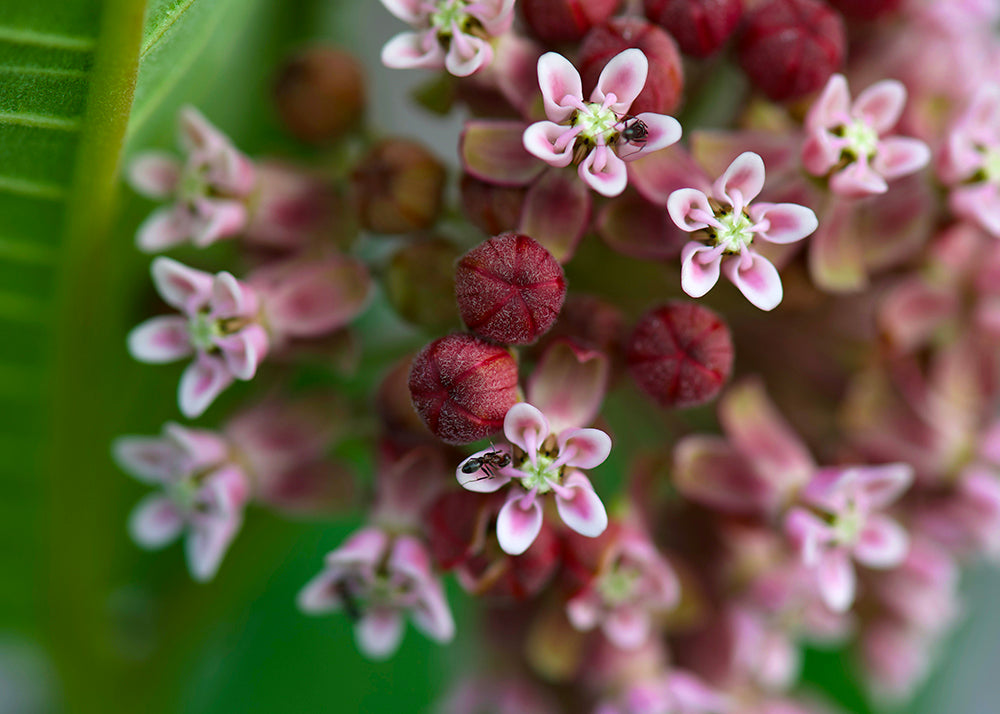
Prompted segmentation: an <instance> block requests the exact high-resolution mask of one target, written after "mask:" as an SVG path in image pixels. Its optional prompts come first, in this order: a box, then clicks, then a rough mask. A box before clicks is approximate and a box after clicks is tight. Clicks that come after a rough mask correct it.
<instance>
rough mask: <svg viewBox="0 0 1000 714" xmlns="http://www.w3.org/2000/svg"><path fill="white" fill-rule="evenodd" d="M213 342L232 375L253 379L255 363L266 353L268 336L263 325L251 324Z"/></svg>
mask: <svg viewBox="0 0 1000 714" xmlns="http://www.w3.org/2000/svg"><path fill="white" fill-rule="evenodd" d="M215 344H216V346H217V347H218V348H219V349H220V350H221V351H222V359H224V360H225V362H226V368H227V369H228V370H229V371H230V372H231V373H232V375H233V376H234V377H236V379H242V380H244V381H247V380H251V379H253V376H254V374H256V373H257V365H258V364H260V361H261V360H262V359H264V356H265V355H267V347H268V337H267V332H265V331H264V328H263V327H261V326H260V325H256V324H252V325H247V326H246V327H244V328H243V329H242V330H240V331H239V332H237V333H235V334H233V335H227V336H226V337H221V338H219V339H217V340H216V341H215Z"/></svg>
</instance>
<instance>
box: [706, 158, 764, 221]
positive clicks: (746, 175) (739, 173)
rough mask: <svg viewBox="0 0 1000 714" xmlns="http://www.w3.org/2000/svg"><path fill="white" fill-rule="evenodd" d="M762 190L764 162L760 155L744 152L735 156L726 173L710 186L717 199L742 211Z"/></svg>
mask: <svg viewBox="0 0 1000 714" xmlns="http://www.w3.org/2000/svg"><path fill="white" fill-rule="evenodd" d="M762 188H764V160H763V159H762V158H760V154H755V153H754V152H752V151H745V152H743V153H742V154H740V155H739V156H737V157H736V158H735V159H734V160H733V163H731V164H730V165H729V168H728V169H726V172H725V173H724V174H722V176H720V177H719V179H718V180H717V181H716V182H715V183H714V184H713V185H712V192H713V193H714V195H715V197H716V198H717V199H719V200H720V201H721V200H725V201H727V202H728V203H729V204H730V205H731V206H733V207H739V208H740V209H742V208H743V207H744V206H746V205H747V204H748V203H750V202H751V201H752V200H753V199H754V198H756V197H757V194H758V193H760V191H761V189H762Z"/></svg>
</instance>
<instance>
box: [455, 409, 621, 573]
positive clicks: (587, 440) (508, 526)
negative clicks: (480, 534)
mask: <svg viewBox="0 0 1000 714" xmlns="http://www.w3.org/2000/svg"><path fill="white" fill-rule="evenodd" d="M503 430H504V435H505V436H506V437H507V440H508V441H509V442H510V443H511V444H512V445H513V446H514V447H516V450H515V449H514V448H511V447H507V446H506V445H501V446H500V447H496V448H494V447H490V448H488V449H484V450H482V451H480V452H477V453H475V454H473V455H472V456H470V457H469V458H468V459H466V460H465V461H463V462H462V464H461V465H460V466H459V467H458V468H457V469H456V470H455V475H456V477H457V478H458V482H459V483H460V484H461V485H462V486H463V487H464V488H466V489H468V490H470V491H478V492H480V493H492V492H494V491H497V490H499V489H501V488H503V487H504V486H506V485H507V484H508V483H509V482H510V481H511V480H513V479H517V480H518V481H519V482H520V484H519V485H520V488H518V487H512V488H511V489H510V491H509V492H508V495H507V501H506V503H504V505H503V507H502V508H501V509H500V514H499V516H498V517H497V539H498V540H499V542H500V547H501V548H502V549H503V551H504V552H505V553H508V554H510V555H520V554H521V553H523V552H524V551H526V550H527V549H528V547H529V546H530V545H531V544H532V543H533V542H534V541H535V538H536V537H537V536H538V532H539V531H540V530H541V529H542V520H543V516H542V504H541V499H540V498H539V496H543V495H545V494H547V493H550V492H551V493H553V494H554V495H555V501H556V510H557V511H558V512H559V516H560V518H562V521H563V523H565V524H566V525H567V526H568V527H569V528H570V529H571V530H574V531H576V532H577V533H579V534H580V535H584V536H588V537H590V538H596V537H597V536H599V535H600V534H601V533H603V532H604V529H605V528H607V527H608V513H607V511H606V510H605V508H604V504H603V503H602V502H601V498H600V496H598V495H597V493H596V492H595V491H594V487H593V486H591V484H590V481H589V480H588V479H587V477H586V476H584V474H583V472H582V471H580V469H590V468H593V467H595V466H599V465H600V464H602V463H603V462H604V460H605V459H606V458H608V454H609V453H611V437H609V436H608V435H607V434H606V433H604V432H603V431H601V430H600V429H578V428H567V429H563V430H562V431H560V432H559V433H558V434H553V433H551V429H550V426H549V420H548V419H546V418H545V415H544V414H542V412H541V411H539V410H538V409H537V408H536V407H534V406H532V405H531V404H528V403H527V402H519V403H518V404H515V405H514V406H513V407H511V408H510V410H509V411H508V412H507V415H506V416H505V417H504V424H503ZM494 451H497V452H500V453H501V454H504V455H507V456H510V457H511V461H510V462H508V464H507V465H506V466H502V467H488V468H483V469H478V470H473V471H471V472H467V471H466V469H467V468H468V467H469V464H470V461H471V460H472V459H479V458H482V457H483V455H485V454H487V453H490V452H494Z"/></svg>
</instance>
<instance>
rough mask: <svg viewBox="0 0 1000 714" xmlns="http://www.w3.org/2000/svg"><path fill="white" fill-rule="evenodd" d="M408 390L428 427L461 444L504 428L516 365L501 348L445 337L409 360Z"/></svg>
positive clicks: (471, 339)
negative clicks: (410, 361)
mask: <svg viewBox="0 0 1000 714" xmlns="http://www.w3.org/2000/svg"><path fill="white" fill-rule="evenodd" d="M409 387H410V398H411V399H412V400H413V407H414V408H415V409H416V410H417V414H419V415H420V418H421V419H422V420H423V422H424V424H426V425H427V428H428V429H430V430H431V432H433V433H434V435H435V436H437V437H438V438H439V439H441V440H442V441H446V442H448V443H449V444H466V443H469V442H470V441H476V440H478V439H483V438H485V437H487V436H489V435H491V434H493V433H495V432H496V431H498V430H499V429H500V427H501V426H503V418H504V416H506V415H507V411H508V410H509V409H510V408H511V407H512V406H514V404H515V403H516V402H517V363H516V362H515V361H514V358H513V357H512V356H511V354H510V353H509V352H508V351H507V350H505V349H504V348H503V347H498V346H497V345H492V344H490V343H489V342H484V341H483V340H480V339H479V338H477V337H473V336H472V335H465V334H455V335H448V336H446V337H441V338H439V339H437V340H434V341H433V342H431V343H430V344H429V345H427V346H426V347H424V349H422V350H421V351H420V353H419V354H417V356H416V357H414V358H413V365H412V367H411V368H410V381H409Z"/></svg>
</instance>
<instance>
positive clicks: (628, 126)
mask: <svg viewBox="0 0 1000 714" xmlns="http://www.w3.org/2000/svg"><path fill="white" fill-rule="evenodd" d="M622 123H623V126H622V130H621V132H620V133H619V134H618V143H619V144H634V145H635V146H638V147H639V148H638V149H636V151H635V152H632V153H637V152H639V151H642V149H643V147H645V146H646V141H648V140H649V127H648V126H646V122H644V121H643V120H642V119H640V118H639V117H636V116H632V115H631V114H626V115H625V116H623V117H622ZM626 156H628V154H626Z"/></svg>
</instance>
